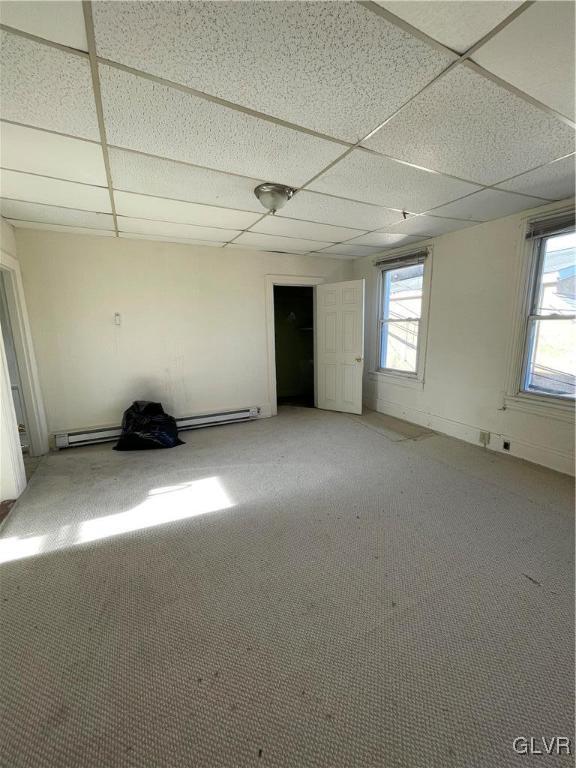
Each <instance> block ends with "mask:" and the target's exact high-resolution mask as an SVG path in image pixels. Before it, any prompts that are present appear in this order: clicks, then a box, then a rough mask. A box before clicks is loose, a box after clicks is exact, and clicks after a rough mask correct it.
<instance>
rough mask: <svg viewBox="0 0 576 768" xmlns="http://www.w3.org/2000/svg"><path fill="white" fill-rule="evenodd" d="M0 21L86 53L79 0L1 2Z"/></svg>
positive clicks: (15, 0) (84, 29) (18, 0)
mask: <svg viewBox="0 0 576 768" xmlns="http://www.w3.org/2000/svg"><path fill="white" fill-rule="evenodd" d="M0 22H1V23H2V24H6V25H7V26H9V27H14V28H15V29H21V30H22V31H23V32H29V33H30V34H31V35H36V36H37V37H42V38H44V40H52V41H53V42H55V43H60V44H61V45H68V46H69V47H70V48H79V49H80V50H82V51H87V50H88V45H87V43H86V27H85V24H84V14H83V12H82V3H81V2H80V0H51V1H50V2H46V0H26V2H22V0H3V2H1V3H0Z"/></svg>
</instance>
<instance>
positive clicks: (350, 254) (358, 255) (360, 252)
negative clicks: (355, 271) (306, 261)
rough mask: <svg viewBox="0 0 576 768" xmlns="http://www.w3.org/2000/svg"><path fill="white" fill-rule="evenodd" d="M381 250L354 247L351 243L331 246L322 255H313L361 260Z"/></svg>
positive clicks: (362, 246) (368, 247)
mask: <svg viewBox="0 0 576 768" xmlns="http://www.w3.org/2000/svg"><path fill="white" fill-rule="evenodd" d="M381 250H382V248H381V247H379V246H366V245H355V244H351V243H340V244H339V245H331V246H330V247H329V248H324V250H323V251H322V253H315V254H314V255H315V256H321V255H322V254H325V255H326V256H339V257H342V258H349V259H362V258H363V257H364V256H373V255H374V254H375V253H380V251H381Z"/></svg>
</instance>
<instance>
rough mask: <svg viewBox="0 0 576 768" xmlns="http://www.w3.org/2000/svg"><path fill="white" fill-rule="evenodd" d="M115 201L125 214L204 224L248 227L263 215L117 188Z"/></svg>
mask: <svg viewBox="0 0 576 768" xmlns="http://www.w3.org/2000/svg"><path fill="white" fill-rule="evenodd" d="M114 201H115V203H116V212H117V213H118V214H120V215H121V216H131V217H133V218H135V219H156V220H158V221H173V222H175V223H180V224H195V225H196V226H202V227H220V228H223V229H226V228H228V229H238V230H240V229H247V228H248V227H250V226H252V224H254V222H256V221H258V219H259V218H260V214H258V213H247V212H246V211H233V210H232V209H231V208H215V207H213V206H211V205H198V204H197V203H184V202H181V201H180V200H167V199H165V198H162V197H149V196H148V195H136V194H134V193H132V192H118V191H114ZM225 239H226V240H227V239H229V238H225Z"/></svg>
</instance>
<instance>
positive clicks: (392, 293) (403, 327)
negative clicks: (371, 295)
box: [377, 251, 428, 376]
mask: <svg viewBox="0 0 576 768" xmlns="http://www.w3.org/2000/svg"><path fill="white" fill-rule="evenodd" d="M427 255H428V252H427V251H421V252H418V253H413V254H411V255H409V256H405V257H403V258H399V259H395V260H393V261H381V262H378V263H377V266H378V267H379V269H380V270H381V281H380V300H379V316H378V366H377V367H378V369H379V370H380V371H382V372H384V373H397V374H402V375H408V376H410V375H412V376H417V375H418V374H419V373H421V371H420V368H421V362H420V361H421V358H422V356H421V354H420V353H421V343H422V318H423V297H424V286H425V280H424V276H425V260H426V257H427Z"/></svg>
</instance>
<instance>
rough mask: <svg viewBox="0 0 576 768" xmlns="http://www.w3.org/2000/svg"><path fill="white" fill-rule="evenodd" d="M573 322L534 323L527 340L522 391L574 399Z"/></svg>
mask: <svg viewBox="0 0 576 768" xmlns="http://www.w3.org/2000/svg"><path fill="white" fill-rule="evenodd" d="M575 384H576V321H574V320H534V321H533V322H532V324H531V331H530V337H529V339H528V365H527V370H526V385H525V387H526V389H527V390H528V391H531V392H536V393H540V394H542V393H545V394H549V395H564V396H570V397H574V393H575Z"/></svg>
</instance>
